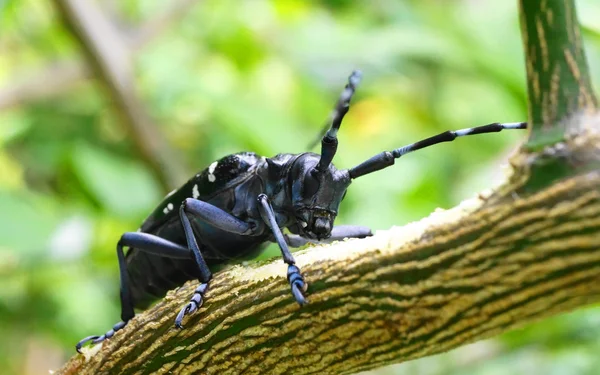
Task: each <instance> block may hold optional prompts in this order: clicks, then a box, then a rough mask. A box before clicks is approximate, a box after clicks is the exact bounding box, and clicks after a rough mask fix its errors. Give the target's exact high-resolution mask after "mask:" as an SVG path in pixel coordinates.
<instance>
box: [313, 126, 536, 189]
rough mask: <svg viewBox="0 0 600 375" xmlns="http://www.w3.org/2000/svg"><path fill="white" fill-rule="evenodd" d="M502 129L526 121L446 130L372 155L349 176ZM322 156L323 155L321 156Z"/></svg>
mask: <svg viewBox="0 0 600 375" xmlns="http://www.w3.org/2000/svg"><path fill="white" fill-rule="evenodd" d="M504 129H527V123H526V122H508V123H505V124H500V123H497V122H495V123H493V124H488V125H483V126H477V127H475V128H467V129H460V130H455V131H452V130H448V131H445V132H443V133H440V134H438V135H434V136H433V137H429V138H426V139H423V140H421V141H418V142H415V143H411V144H409V145H407V146H404V147H400V148H397V149H395V150H393V151H384V152H382V153H380V154H377V155H375V156H373V157H372V158H370V159H368V160H366V161H364V162H362V163H360V164H359V165H357V166H356V167H353V168H351V169H350V170H349V173H350V178H352V179H354V178H358V177H361V176H364V175H366V174H369V173H372V172H376V171H378V170H380V169H383V168H387V167H389V166H390V165H394V162H395V159H398V158H399V157H401V156H402V155H406V154H408V153H409V152H413V151H417V150H420V149H422V148H425V147H429V146H433V145H435V144H438V143H442V142H451V141H453V140H454V139H456V138H458V137H464V136H467V135H475V134H483V133H494V132H499V131H502V130H504ZM321 158H323V157H321Z"/></svg>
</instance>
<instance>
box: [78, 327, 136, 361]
mask: <svg viewBox="0 0 600 375" xmlns="http://www.w3.org/2000/svg"><path fill="white" fill-rule="evenodd" d="M126 325H127V322H126V321H121V322H119V323H117V324H115V325H114V326H113V327H112V329H111V330H109V331H108V332H106V333H105V334H103V335H102V336H88V337H86V338H84V339H83V340H81V341H79V342H78V343H77V345H75V350H77V353H79V354H81V348H82V347H83V346H84V345H85V344H87V343H88V342H91V343H92V345H95V344H99V343H101V342H102V341H104V340H106V339H109V338H111V337H113V336H114V335H115V332H117V331H118V330H120V329H121V328H123V327H125V326H126Z"/></svg>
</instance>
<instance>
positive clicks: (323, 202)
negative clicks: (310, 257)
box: [76, 71, 527, 351]
mask: <svg viewBox="0 0 600 375" xmlns="http://www.w3.org/2000/svg"><path fill="white" fill-rule="evenodd" d="M360 80H361V73H360V72H359V71H354V72H352V74H351V75H350V77H349V78H348V83H347V84H346V86H345V88H344V90H343V91H342V93H341V95H340V97H339V99H338V101H337V103H336V105H335V107H334V109H333V111H332V114H331V117H330V122H329V124H328V129H327V131H326V133H325V134H324V135H323V137H322V138H321V153H320V154H316V153H311V152H304V153H300V154H289V153H286V154H279V155H276V156H274V157H272V158H267V157H262V156H259V155H257V154H255V153H252V152H240V153H237V154H232V155H228V156H225V157H223V158H222V159H220V160H217V161H215V162H213V163H212V164H210V166H209V167H208V168H206V169H204V170H202V171H201V172H200V173H198V174H196V175H195V176H193V177H192V178H191V179H190V180H189V181H188V182H186V183H185V184H184V185H183V186H181V187H180V188H179V189H176V190H174V191H172V192H171V193H169V194H168V195H167V196H166V197H165V198H164V200H163V201H162V202H161V203H160V204H159V205H158V206H157V207H156V209H155V210H154V211H153V212H152V213H151V214H150V216H149V217H148V218H147V219H146V220H145V221H144V222H143V224H142V226H141V228H140V229H139V230H138V231H137V232H127V233H125V234H123V235H122V236H121V238H120V240H119V241H118V243H117V259H118V263H119V275H120V283H121V286H120V298H121V321H120V322H119V323H117V324H115V325H114V326H113V328H112V329H111V330H109V331H108V332H106V333H105V334H103V335H101V336H89V337H86V338H84V339H82V340H81V341H79V343H77V345H76V349H77V351H81V348H82V346H83V345H85V344H87V343H93V344H96V343H99V342H101V341H104V340H105V339H107V338H110V337H112V336H113V335H114V334H115V332H116V331H118V330H120V329H122V328H123V327H124V326H125V325H126V324H127V322H128V321H129V320H130V319H132V318H133V316H134V307H137V308H145V307H147V306H148V305H149V303H150V302H152V301H153V300H155V299H157V298H161V297H163V296H164V295H165V294H166V292H167V291H168V290H171V289H173V288H175V287H177V286H180V285H182V284H184V283H185V282H186V281H188V280H193V279H198V280H199V281H200V284H199V286H198V287H197V288H196V289H195V291H194V293H193V295H192V297H191V299H190V302H189V303H188V304H186V305H185V306H184V307H183V308H182V309H181V311H180V312H179V313H178V314H177V317H176V318H175V326H176V327H178V328H183V326H182V321H183V319H184V317H185V316H186V315H188V314H191V313H193V312H194V311H196V310H198V308H199V307H200V306H201V305H202V304H203V302H204V294H205V293H206V290H207V289H208V285H209V282H210V280H211V277H212V273H211V271H210V267H212V266H216V265H220V264H223V263H226V262H230V261H231V260H235V259H240V258H247V257H248V256H251V255H252V254H255V253H257V252H259V251H260V250H261V248H262V245H263V244H264V243H266V242H268V241H271V242H276V243H277V244H278V246H279V249H280V250H281V255H282V256H283V260H284V262H285V263H286V264H287V280H288V283H289V285H290V288H291V292H292V295H293V297H294V299H295V300H296V301H297V302H298V303H299V304H300V305H304V304H305V303H306V302H307V301H306V297H305V293H306V291H307V285H308V284H307V282H306V280H305V279H304V277H303V276H302V273H301V272H300V269H299V268H298V267H297V266H296V265H295V262H294V257H293V256H292V254H291V253H290V250H289V247H299V246H303V245H305V244H307V243H315V242H331V241H335V240H341V239H344V238H364V237H367V236H370V235H371V230H370V229H369V228H368V227H364V226H357V225H339V226H334V221H335V218H336V217H337V214H338V208H339V205H340V202H341V201H342V199H343V198H344V196H345V194H346V190H347V189H348V186H349V185H350V183H351V182H352V180H354V179H356V178H358V177H361V176H364V175H367V174H370V173H373V172H376V171H378V170H381V169H383V168H387V167H389V166H391V165H393V164H394V162H395V159H397V158H399V157H401V156H403V155H405V154H407V153H410V152H413V151H416V150H419V149H422V148H425V147H429V146H432V145H435V144H438V143H441V142H449V141H453V140H454V139H455V138H457V137H462V136H468V135H474V134H481V133H490V132H499V131H501V130H503V129H525V128H526V127H527V124H526V123H524V122H515V123H504V124H501V123H492V124H488V125H483V126H478V127H474V128H467V129H461V130H456V131H446V132H443V133H440V134H438V135H435V136H433V137H430V138H426V139H423V140H421V141H418V142H415V143H412V144H409V145H407V146H404V147H400V148H397V149H395V150H392V151H384V152H381V153H379V154H377V155H375V156H373V157H371V158H370V159H368V160H366V161H364V162H362V163H360V164H359V165H357V166H355V167H353V168H350V169H343V170H338V169H336V168H335V167H334V165H333V164H332V160H333V157H334V155H335V153H336V150H337V146H338V140H337V132H338V130H339V129H340V126H341V124H342V120H343V118H344V116H345V115H346V113H347V112H348V109H349V108H350V100H351V99H352V97H353V95H354V93H355V90H356V86H357V85H358V83H359V82H360ZM282 228H287V229H288V230H289V232H290V234H285V235H284V234H283V233H282ZM124 248H128V251H127V254H125V252H124V250H123V249H124Z"/></svg>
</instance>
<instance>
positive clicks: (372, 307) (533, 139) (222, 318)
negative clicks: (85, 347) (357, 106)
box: [60, 0, 600, 374]
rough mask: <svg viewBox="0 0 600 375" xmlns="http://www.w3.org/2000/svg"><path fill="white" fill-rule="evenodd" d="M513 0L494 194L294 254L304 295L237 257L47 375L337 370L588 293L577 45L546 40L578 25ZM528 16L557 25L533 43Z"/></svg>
mask: <svg viewBox="0 0 600 375" xmlns="http://www.w3.org/2000/svg"><path fill="white" fill-rule="evenodd" d="M525 4H526V5H527V6H525ZM532 4H533V5H532ZM521 11H522V12H524V13H528V14H527V15H522V17H521V18H522V21H523V25H524V27H523V29H524V38H525V43H524V44H525V48H526V51H528V52H527V54H526V58H527V69H528V77H529V79H530V82H528V84H529V93H530V95H532V97H531V98H530V106H532V108H531V109H530V122H531V124H532V126H531V133H530V142H529V143H528V144H527V147H524V148H522V149H521V150H520V152H519V153H518V154H517V155H516V156H515V157H514V158H513V159H512V160H511V164H512V165H513V167H514V174H513V175H512V176H511V177H510V178H509V179H508V181H507V182H506V183H505V184H504V185H503V186H501V187H500V188H498V189H497V190H496V191H495V192H494V193H493V194H491V195H490V196H488V197H487V198H480V199H477V200H472V201H469V202H465V203H464V204H462V205H461V206H459V207H457V208H455V209H452V210H449V211H444V212H438V213H434V214H433V215H431V216H430V217H429V218H426V219H424V220H421V221H420V222H417V223H413V224H410V225H408V226H406V227H404V228H395V229H392V230H389V231H385V232H378V233H377V234H376V235H375V236H374V237H371V238H368V239H364V240H352V241H347V242H343V243H339V244H335V245H332V246H321V247H315V248H313V249H310V250H308V251H306V252H305V253H303V254H301V255H298V256H297V258H296V259H297V262H298V265H299V266H300V267H301V268H302V270H303V271H304V275H305V276H306V279H307V281H308V283H309V285H310V286H309V289H308V298H309V304H308V305H307V306H305V307H302V308H300V307H298V306H297V305H296V304H295V302H294V300H293V298H292V297H291V295H290V292H289V290H288V289H289V287H288V285H287V283H286V280H285V277H284V273H285V266H284V265H283V264H282V263H281V262H280V261H276V262H272V263H269V264H266V265H263V266H259V267H256V268H248V267H245V268H244V267H239V266H237V267H234V268H232V269H230V270H227V271H224V272H221V273H218V274H216V275H215V278H214V280H213V281H212V283H211V288H210V290H209V292H208V293H207V296H206V297H207V302H206V304H205V306H204V307H202V308H201V309H200V310H199V311H198V312H197V313H195V314H194V315H192V316H191V317H190V318H189V319H188V321H187V322H185V323H186V324H187V328H186V329H184V330H177V329H175V328H174V327H173V319H174V317H175V314H176V312H177V311H179V309H180V308H181V307H182V306H183V305H184V304H185V303H186V302H187V300H188V298H189V296H190V295H191V294H192V293H193V290H194V288H195V286H196V283H187V284H186V285H184V286H183V287H181V288H179V289H177V290H175V291H173V292H171V293H169V294H168V295H167V297H166V298H165V299H163V300H162V301H161V302H159V303H158V304H157V305H156V306H154V307H153V308H151V309H149V310H148V311H146V312H144V313H143V314H140V315H138V316H137V317H136V318H134V319H133V320H132V321H131V323H130V324H129V325H128V326H127V327H126V328H125V329H124V330H123V331H122V332H118V333H117V334H116V335H115V336H114V337H113V338H111V339H110V340H107V341H105V342H104V344H103V345H102V346H101V347H100V346H97V347H96V348H93V349H90V350H89V351H88V352H87V354H86V356H75V357H74V358H72V359H71V361H70V362H69V363H67V365H66V366H65V367H64V368H63V369H62V370H61V371H60V373H61V374H75V373H77V374H92V373H93V374H108V373H111V372H113V371H118V372H119V373H122V374H151V373H167V372H168V373H178V374H189V373H198V374H204V373H217V374H237V373H248V374H282V373H295V374H317V373H325V374H349V373H354V372H357V371H361V370H367V369H371V368H376V367H379V366H382V365H385V364H391V363H398V362H402V361H406V360H409V359H415V358H419V357H423V356H427V355H431V354H435V353H440V352H443V351H447V350H450V349H452V348H455V347H458V346H460V345H464V344H466V343H470V342H474V341H477V340H480V339H483V338H487V337H491V336H494V335H497V334H499V333H501V332H505V331H507V330H510V329H512V328H515V327H519V326H522V325H524V324H526V323H528V322H531V321H533V320H538V319H540V318H543V317H547V316H550V315H553V314H557V313H560V312H564V311H569V310H572V309H575V308H578V307H581V306H584V305H586V304H590V303H595V302H598V301H600V168H599V167H598V166H599V161H600V117H598V114H596V113H595V106H596V100H595V98H594V96H593V93H592V92H591V91H590V90H589V85H588V83H589V79H587V78H584V77H587V67H586V65H585V60H584V58H583V50H581V51H580V52H577V48H580V47H576V48H575V49H574V50H570V49H569V51H571V52H569V53H573V54H574V55H573V56H574V59H573V60H570V59H569V58H568V57H566V56H567V55H568V54H567V53H566V52H565V53H562V54H559V53H555V52H552V53H551V52H550V51H555V50H554V49H553V48H554V47H552V46H550V44H551V42H552V41H553V40H554V38H556V39H557V40H559V41H564V40H566V39H564V38H563V36H564V35H565V33H568V34H569V35H575V34H576V32H575V31H574V28H577V25H576V23H575V21H574V18H573V17H574V16H573V15H574V14H575V13H574V5H573V2H572V1H571V0H566V1H564V2H563V1H562V0H561V1H558V0H554V1H552V0H539V1H538V0H531V1H529V0H528V1H522V5H521ZM544 12H545V13H544ZM561 12H562V13H561ZM565 12H567V13H565ZM568 12H572V13H568ZM529 13H530V14H529ZM532 14H533V15H535V14H538V15H541V14H544V15H545V17H546V20H547V22H548V26H549V27H556V28H555V29H554V31H553V32H554V34H553V39H551V40H550V39H547V40H546V41H545V43H546V47H543V45H541V46H540V49H539V50H535V48H534V46H533V45H535V44H536V43H538V42H539V40H537V39H536V38H535V37H532V36H531V35H533V34H528V33H530V32H531V30H530V29H531V28H530V26H531V24H530V20H531V19H534V20H535V17H534V18H531V17H530V16H531V15H532ZM549 14H552V16H549ZM569 14H571V15H569ZM561 17H562V18H561ZM561 19H564V20H565V21H564V22H563V21H560V20H561ZM567 20H571V21H569V22H567ZM553 25H554V26H553ZM556 25H561V26H560V27H559V26H556ZM542 26H543V25H542ZM559 28H562V30H559ZM542 29H543V27H542ZM544 30H547V29H544ZM534 31H536V32H538V29H537V28H536V29H535V30H534ZM561 33H562V34H561ZM537 35H538V36H540V35H542V33H539V34H537ZM546 35H548V34H546ZM571 40H574V39H571ZM561 43H562V42H561ZM563 47H564V45H563ZM544 50H545V51H546V52H544ZM561 51H567V50H566V49H564V48H563V49H562V50H561ZM577 54H579V56H581V58H579V57H577V56H575V55H577ZM544 59H547V61H548V67H547V68H544V64H545V63H544ZM569 64H570V67H569V68H565V66H566V65H569ZM555 66H558V67H559V68H554V67H555ZM539 69H541V70H539ZM544 69H546V70H544ZM556 69H558V71H559V73H560V74H559V75H558V76H557V75H556V73H552V72H554V71H556ZM575 71H577V72H578V73H579V74H578V76H577V77H578V78H577V79H572V78H573V77H575V74H574V73H573V72H575ZM544 72H550V74H546V73H544ZM565 72H571V76H568V75H567V73H565ZM563 73H564V74H563ZM557 77H558V78H557ZM536 81H537V83H536ZM562 84H565V85H567V86H566V88H565V89H562ZM556 85H558V88H556V87H555V86H556ZM536 87H538V89H539V90H540V92H539V95H538V94H536V92H535V90H537V89H536ZM536 95H538V97H536ZM556 129H560V130H561V133H560V134H561V136H560V137H558V138H555V137H554V135H555V134H559V133H558V132H557V131H556ZM548 134H552V137H548V136H547V135H548ZM539 140H543V142H542V143H543V144H542V143H540V142H539Z"/></svg>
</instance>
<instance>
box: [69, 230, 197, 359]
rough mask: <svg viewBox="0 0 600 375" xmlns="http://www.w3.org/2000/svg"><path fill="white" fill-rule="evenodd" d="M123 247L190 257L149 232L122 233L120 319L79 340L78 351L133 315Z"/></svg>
mask: <svg viewBox="0 0 600 375" xmlns="http://www.w3.org/2000/svg"><path fill="white" fill-rule="evenodd" d="M123 247H134V248H136V249H138V250H140V251H144V252H147V253H151V254H157V255H161V256H165V257H169V258H179V259H189V258H190V257H191V254H190V250H189V249H187V248H185V247H183V246H181V245H178V244H176V243H174V242H171V241H167V240H165V239H164V238H161V237H158V236H155V235H152V234H149V233H141V232H128V233H124V234H123V235H122V236H121V239H120V240H119V242H118V243H117V259H118V261H119V275H120V279H121V293H120V294H121V321H120V322H119V323H117V324H115V325H114V326H113V328H112V329H111V330H109V331H108V332H106V333H105V334H103V335H101V336H88V337H86V338H84V339H83V340H81V341H79V342H78V343H77V345H75V349H76V350H77V351H78V352H80V353H81V348H82V347H83V346H84V345H85V344H87V343H88V342H91V343H92V344H98V343H100V342H102V341H104V340H105V339H108V338H111V337H112V336H113V335H114V334H115V332H117V331H119V330H120V329H122V328H123V327H125V325H127V322H128V321H129V320H131V318H133V316H134V315H135V312H134V311H133V300H132V298H131V293H130V290H129V275H128V274H127V264H126V262H125V253H124V252H123Z"/></svg>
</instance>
